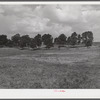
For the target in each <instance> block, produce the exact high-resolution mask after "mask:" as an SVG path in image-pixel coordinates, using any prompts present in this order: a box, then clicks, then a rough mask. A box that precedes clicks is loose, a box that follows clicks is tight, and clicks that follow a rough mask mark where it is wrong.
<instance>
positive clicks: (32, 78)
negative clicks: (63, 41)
mask: <svg viewBox="0 0 100 100" xmlns="http://www.w3.org/2000/svg"><path fill="white" fill-rule="evenodd" d="M0 88H2V89H9V88H10V89H17V88H24V89H25V88H26V89H38V88H41V89H54V88H56V89H60V88H62V89H82V88H83V89H85V88H86V89H95V88H100V47H98V46H93V47H91V48H86V47H81V48H61V49H60V50H59V49H57V48H52V49H50V50H34V51H32V50H19V49H16V48H0Z"/></svg>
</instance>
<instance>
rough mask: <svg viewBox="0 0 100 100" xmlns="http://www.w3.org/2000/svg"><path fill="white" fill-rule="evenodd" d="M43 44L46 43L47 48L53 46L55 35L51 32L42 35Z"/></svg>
mask: <svg viewBox="0 0 100 100" xmlns="http://www.w3.org/2000/svg"><path fill="white" fill-rule="evenodd" d="M42 41H43V44H44V45H46V48H51V47H52V46H53V37H52V35H50V34H44V35H43V36H42Z"/></svg>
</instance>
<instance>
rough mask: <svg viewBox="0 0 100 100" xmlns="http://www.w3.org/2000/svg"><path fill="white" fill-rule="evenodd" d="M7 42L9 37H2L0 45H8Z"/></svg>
mask: <svg viewBox="0 0 100 100" xmlns="http://www.w3.org/2000/svg"><path fill="white" fill-rule="evenodd" d="M7 41H8V39H7V35H0V45H6V43H7Z"/></svg>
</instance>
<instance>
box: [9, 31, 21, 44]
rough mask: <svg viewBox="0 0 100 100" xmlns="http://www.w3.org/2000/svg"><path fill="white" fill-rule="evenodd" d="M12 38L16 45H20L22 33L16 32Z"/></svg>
mask: <svg viewBox="0 0 100 100" xmlns="http://www.w3.org/2000/svg"><path fill="white" fill-rule="evenodd" d="M11 40H12V42H13V44H14V46H19V41H20V34H19V33H18V34H15V35H14V36H12V37H11Z"/></svg>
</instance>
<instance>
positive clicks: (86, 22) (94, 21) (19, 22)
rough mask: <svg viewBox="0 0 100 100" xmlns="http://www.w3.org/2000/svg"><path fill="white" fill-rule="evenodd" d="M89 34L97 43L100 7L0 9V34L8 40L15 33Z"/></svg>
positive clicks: (22, 6)
mask: <svg viewBox="0 0 100 100" xmlns="http://www.w3.org/2000/svg"><path fill="white" fill-rule="evenodd" d="M74 31H75V32H77V33H78V34H81V33H82V32H84V31H92V32H93V34H94V41H100V6H99V5H69V4H68V5H0V34H6V35H7V36H8V38H10V37H11V36H13V35H14V34H16V33H20V34H21V35H25V34H28V35H30V37H34V36H35V35H36V34H38V33H41V34H44V33H49V34H51V35H53V37H56V36H58V35H59V34H61V33H64V34H66V36H70V35H71V33H72V32H74Z"/></svg>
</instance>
